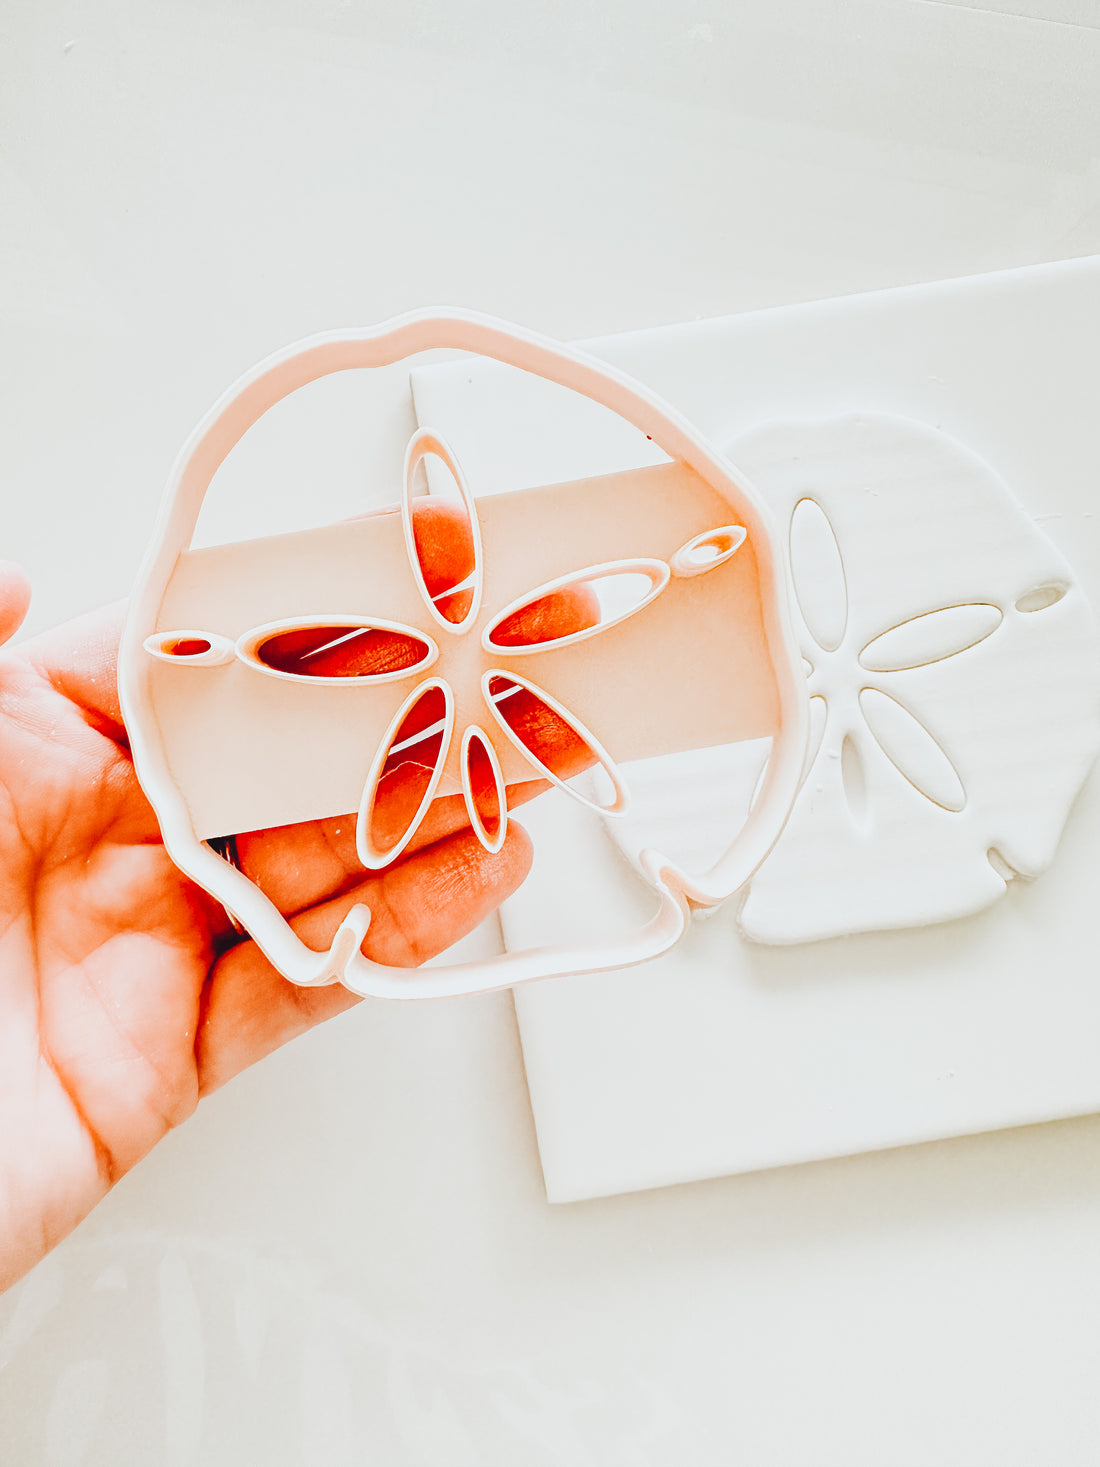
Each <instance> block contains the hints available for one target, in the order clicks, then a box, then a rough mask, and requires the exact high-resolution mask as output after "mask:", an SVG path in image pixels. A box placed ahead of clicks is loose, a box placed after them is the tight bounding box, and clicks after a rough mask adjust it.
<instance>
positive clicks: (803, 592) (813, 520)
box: [790, 499, 848, 652]
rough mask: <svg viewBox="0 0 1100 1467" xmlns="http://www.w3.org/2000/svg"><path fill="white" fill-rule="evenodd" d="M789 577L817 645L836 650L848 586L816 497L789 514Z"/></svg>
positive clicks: (833, 537) (845, 612) (845, 617)
mask: <svg viewBox="0 0 1100 1467" xmlns="http://www.w3.org/2000/svg"><path fill="white" fill-rule="evenodd" d="M790 543H791V578H792V580H793V581H794V591H795V596H796V597H797V598H798V607H799V610H800V611H801V612H802V620H803V621H804V622H805V623H806V628H807V630H808V631H809V633H810V635H811V636H812V637H813V639H814V641H815V642H817V644H818V646H819V647H822V648H824V650H825V651H826V652H835V651H836V649H837V648H838V647H839V646H840V644H841V642H842V641H843V640H844V632H845V628H846V627H847V625H848V587H847V582H846V580H845V576H844V562H843V560H842V559H841V555H840V546H839V545H838V544H837V540H836V535H835V534H834V532H833V527H832V525H831V524H830V523H829V517H828V515H827V514H826V513H825V511H824V510H823V509H822V508H821V505H820V504H818V502H817V500H816V499H800V500H799V501H798V503H797V504H796V505H795V507H794V513H793V514H792V515H791V542H790Z"/></svg>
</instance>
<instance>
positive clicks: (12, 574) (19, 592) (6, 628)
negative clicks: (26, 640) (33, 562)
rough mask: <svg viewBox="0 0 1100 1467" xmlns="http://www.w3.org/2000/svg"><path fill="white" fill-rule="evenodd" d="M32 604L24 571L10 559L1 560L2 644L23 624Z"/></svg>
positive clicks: (0, 606) (0, 614) (0, 630)
mask: <svg viewBox="0 0 1100 1467" xmlns="http://www.w3.org/2000/svg"><path fill="white" fill-rule="evenodd" d="M30 604H31V586H30V582H29V581H28V580H27V577H26V574H25V573H24V571H23V570H21V569H20V567H19V566H17V565H15V564H13V563H12V562H11V561H10V560H0V646H3V644H4V643H5V642H7V641H10V639H11V638H12V637H14V636H15V634H16V632H17V631H18V630H19V628H20V627H21V626H22V625H23V618H24V617H25V616H26V614H27V608H28V607H29V606H30Z"/></svg>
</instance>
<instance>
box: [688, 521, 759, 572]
mask: <svg viewBox="0 0 1100 1467" xmlns="http://www.w3.org/2000/svg"><path fill="white" fill-rule="evenodd" d="M747 535H748V531H747V530H746V529H745V527H744V525H719V526H718V527H717V528H716V529H713V530H703V531H702V532H701V533H700V534H698V535H693V536H692V537H691V539H690V540H686V541H685V542H684V544H683V545H681V546H680V548H679V550H677V551H676V552H675V554H674V555H672V556H670V557H669V562H668V564H669V569H670V570H671V571H672V574H673V575H674V576H678V577H680V578H685V579H686V578H688V577H690V576H704V575H706V573H707V571H712V570H717V568H718V567H719V566H720V565H725V563H726V561H727V560H732V559H733V557H734V556H735V555H736V554H737V552H738V551H739V550H740V549H741V546H742V545H744V543H745V540H746V537H747Z"/></svg>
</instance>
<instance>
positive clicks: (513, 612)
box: [481, 560, 669, 657]
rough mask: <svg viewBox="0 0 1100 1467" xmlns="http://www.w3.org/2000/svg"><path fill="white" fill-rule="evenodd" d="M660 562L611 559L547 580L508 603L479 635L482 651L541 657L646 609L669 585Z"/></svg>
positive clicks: (593, 634)
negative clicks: (546, 652) (527, 654)
mask: <svg viewBox="0 0 1100 1467" xmlns="http://www.w3.org/2000/svg"><path fill="white" fill-rule="evenodd" d="M668 581H669V568H668V566H667V565H666V564H665V563H664V561H663V560H615V561H608V562H606V563H604V564H602V565H590V566H587V567H586V568H585V569H584V570H579V571H571V572H570V573H569V575H566V576H559V577H558V578H557V579H556V580H553V581H547V582H546V584H545V585H543V586H539V587H538V588H537V590H534V591H531V592H529V593H528V594H527V595H526V596H521V597H519V598H518V599H517V600H515V601H513V602H511V603H510V604H509V605H508V606H506V607H505V608H504V610H503V611H502V612H501V613H500V615H499V616H498V617H496V619H495V620H494V621H493V622H492V623H491V624H490V625H489V626H488V627H486V629H485V631H484V632H483V633H482V637H481V645H482V646H483V647H484V648H485V650H486V651H487V652H507V653H508V654H509V655H510V656H513V657H515V656H518V655H519V654H521V653H525V652H545V651H546V650H547V649H548V648H550V647H565V646H568V645H569V644H570V643H572V642H582V641H584V640H585V638H586V637H594V636H595V635H596V634H597V632H602V631H605V630H606V629H607V628H608V627H613V626H617V625H618V624H619V622H621V621H626V619H627V618H628V617H631V616H634V615H636V613H637V612H639V611H641V610H642V609H643V607H646V606H648V605H649V603H650V602H651V601H653V600H654V598H655V597H657V596H659V595H660V594H661V592H662V591H663V590H664V589H665V587H666V586H667V585H668Z"/></svg>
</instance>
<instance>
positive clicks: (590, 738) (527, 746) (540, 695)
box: [481, 668, 629, 815]
mask: <svg viewBox="0 0 1100 1467" xmlns="http://www.w3.org/2000/svg"><path fill="white" fill-rule="evenodd" d="M481 689H482V692H483V694H484V696H485V702H486V704H487V705H488V707H489V709H490V711H491V713H492V715H493V717H494V718H495V719H496V721H497V722H498V723H499V724H500V726H501V728H502V729H503V730H504V732H505V733H506V734H507V735H508V738H509V739H510V740H511V741H512V743H513V744H514V745H515V746H516V748H517V749H518V750H519V751H520V753H521V754H523V755H524V757H525V758H526V759H527V760H528V762H529V763H530V764H531V765H532V767H533V768H534V769H536V770H537V771H538V773H539V774H541V775H542V776H543V777H544V778H545V779H548V780H550V782H551V783H552V784H556V785H557V786H558V787H559V789H563V790H565V792H566V794H568V795H572V796H573V798H574V799H575V800H579V801H580V803H581V804H582V805H587V806H588V808H589V809H590V810H598V811H599V812H600V814H601V815H621V814H622V813H623V812H624V811H625V810H626V808H627V804H628V803H629V795H628V793H627V788H626V785H625V783H624V781H623V777H622V775H621V773H620V772H619V769H618V766H617V765H616V764H615V761H614V760H613V759H612V758H611V755H610V754H609V753H608V752H607V750H606V749H605V748H604V747H603V745H602V744H601V743H600V741H599V740H598V739H597V738H596V737H595V735H594V734H592V733H590V732H589V730H588V729H587V728H585V726H584V724H583V723H581V721H580V719H579V718H576V717H574V715H573V714H572V713H570V712H569V710H568V709H567V708H566V707H565V705H564V704H562V703H559V702H558V700H557V699H556V698H554V697H552V696H551V695H550V694H549V693H548V692H546V691H545V689H543V688H538V687H536V686H535V684H534V683H532V682H529V681H528V680H527V678H525V677H521V676H520V675H519V673H518V672H504V671H502V670H501V669H500V668H490V670H489V671H488V672H487V673H485V674H484V676H483V677H482V679H481ZM594 764H598V765H599V766H600V768H601V769H602V770H603V771H604V773H605V774H606V775H607V778H608V779H609V780H610V782H611V788H612V791H613V794H614V799H613V800H612V802H611V803H610V804H609V805H601V804H599V803H598V802H597V801H596V800H594V799H592V798H590V797H589V796H588V795H585V794H582V793H581V791H580V790H579V789H577V788H575V787H574V785H573V784H571V783H570V781H571V780H573V779H575V778H576V777H577V775H579V774H582V773H583V772H584V771H585V770H586V769H590V768H591V767H592V765H594Z"/></svg>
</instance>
